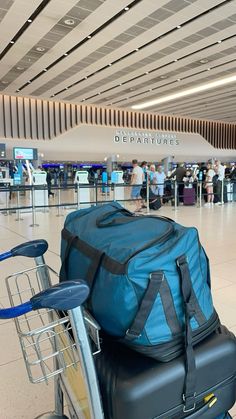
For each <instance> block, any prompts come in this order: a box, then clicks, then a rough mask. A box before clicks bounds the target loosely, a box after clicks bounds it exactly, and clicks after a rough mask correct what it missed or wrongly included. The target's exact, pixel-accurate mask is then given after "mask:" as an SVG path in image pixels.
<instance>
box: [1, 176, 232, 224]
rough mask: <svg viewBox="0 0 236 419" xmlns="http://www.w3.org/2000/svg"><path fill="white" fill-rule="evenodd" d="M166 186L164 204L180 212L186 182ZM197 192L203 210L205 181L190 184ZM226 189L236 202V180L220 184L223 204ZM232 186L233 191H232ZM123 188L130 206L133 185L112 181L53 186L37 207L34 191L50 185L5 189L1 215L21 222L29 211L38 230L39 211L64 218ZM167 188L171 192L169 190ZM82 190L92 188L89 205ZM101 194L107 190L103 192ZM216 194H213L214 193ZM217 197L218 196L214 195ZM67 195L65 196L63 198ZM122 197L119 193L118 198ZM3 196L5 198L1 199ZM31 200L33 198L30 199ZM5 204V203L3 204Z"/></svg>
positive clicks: (109, 199)
mask: <svg viewBox="0 0 236 419" xmlns="http://www.w3.org/2000/svg"><path fill="white" fill-rule="evenodd" d="M160 185H164V187H165V193H164V195H163V201H165V202H171V205H172V207H173V210H177V209H178V207H179V200H180V199H181V198H183V194H179V187H180V185H182V186H184V182H176V181H172V180H167V181H166V182H164V183H163V184H160ZM140 186H142V187H143V186H144V187H145V188H146V207H147V208H146V213H147V214H149V212H150V210H149V195H150V193H149V192H150V187H151V186H152V185H151V184H150V182H149V181H147V183H146V185H140ZM191 186H192V187H193V188H194V189H195V205H197V206H198V207H201V206H202V205H203V202H204V199H205V200H206V197H207V192H206V190H205V188H204V186H206V182H205V183H203V182H201V181H195V182H193V183H192V184H191ZM225 186H227V194H226V195H227V198H228V201H229V202H231V201H234V202H236V181H235V180H224V181H222V182H221V193H220V199H219V201H220V203H224V194H225ZM229 186H230V188H229ZM119 187H122V188H125V196H124V199H118V202H120V203H122V204H123V205H124V204H126V203H127V204H128V203H129V202H133V199H131V198H130V193H131V187H132V185H130V184H124V183H122V184H114V183H111V182H106V183H101V182H96V183H94V184H86V185H81V184H71V185H67V186H52V187H51V188H50V190H51V191H52V192H53V194H54V198H52V200H53V201H51V202H49V203H48V205H36V204H35V199H34V197H35V191H37V190H44V193H48V188H47V185H46V186H44V185H32V186H31V185H14V186H2V187H1V188H0V214H1V213H2V214H4V215H11V214H13V213H16V221H21V220H22V219H23V218H22V216H23V213H24V212H30V213H31V216H32V223H31V224H30V226H31V227H37V226H38V224H37V220H36V218H37V212H38V211H39V210H41V211H43V212H46V211H48V210H49V209H50V208H56V209H57V215H56V216H57V217H62V216H64V211H65V209H80V208H83V206H85V205H87V206H88V205H91V206H93V205H98V204H103V203H108V202H114V201H115V200H116V195H117V194H116V189H117V188H119ZM167 187H168V190H167ZM83 188H86V189H90V192H91V196H92V199H91V200H90V201H89V202H84V201H81V195H83V194H81V190H82V189H83ZM102 191H105V193H103V192H102ZM213 193H214V192H213ZM214 194H215V193H214ZM63 195H64V196H63ZM117 196H119V194H118V195H117ZM1 197H2V198H3V199H1ZM29 197H31V198H29ZM1 201H2V202H1Z"/></svg>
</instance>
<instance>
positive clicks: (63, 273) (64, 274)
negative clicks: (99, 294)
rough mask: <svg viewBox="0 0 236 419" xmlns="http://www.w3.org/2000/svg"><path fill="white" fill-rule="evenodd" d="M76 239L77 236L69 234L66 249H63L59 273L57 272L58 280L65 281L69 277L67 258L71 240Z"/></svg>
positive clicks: (71, 243)
mask: <svg viewBox="0 0 236 419" xmlns="http://www.w3.org/2000/svg"><path fill="white" fill-rule="evenodd" d="M76 239H77V236H73V235H72V234H71V236H70V237H69V238H68V240H67V245H66V250H65V254H64V258H63V261H62V265H61V269H60V273H59V278H60V281H67V280H68V279H69V278H68V259H69V254H70V249H71V247H72V245H73V242H74V241H75V240H76ZM78 279H79V278H78Z"/></svg>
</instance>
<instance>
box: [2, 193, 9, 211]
mask: <svg viewBox="0 0 236 419" xmlns="http://www.w3.org/2000/svg"><path fill="white" fill-rule="evenodd" d="M5 194H6V208H7V207H8V195H7V190H6V192H5ZM3 214H4V215H8V214H9V212H8V211H7V210H6V211H4V212H3Z"/></svg>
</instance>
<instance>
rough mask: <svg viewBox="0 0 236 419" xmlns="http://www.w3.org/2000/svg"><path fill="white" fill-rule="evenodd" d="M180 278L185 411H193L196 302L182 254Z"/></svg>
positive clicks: (180, 258) (185, 258) (179, 267)
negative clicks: (193, 329) (183, 315)
mask: <svg viewBox="0 0 236 419" xmlns="http://www.w3.org/2000/svg"><path fill="white" fill-rule="evenodd" d="M176 263H177V266H178V269H179V273H180V279H181V292H182V296H183V301H184V314H185V368H186V376H185V383H184V391H183V402H184V409H183V410H184V412H185V413H186V412H191V411H192V410H194V409H195V406H196V402H195V396H196V393H195V390H196V363H195V356H194V350H193V335H192V329H191V325H190V320H191V318H192V317H193V316H194V314H195V313H196V310H195V304H194V302H193V299H192V291H193V288H192V282H191V277H190V272H189V267H188V261H187V257H186V256H185V255H182V256H180V257H179V258H178V259H177V260H176Z"/></svg>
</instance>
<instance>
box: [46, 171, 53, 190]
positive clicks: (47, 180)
mask: <svg viewBox="0 0 236 419" xmlns="http://www.w3.org/2000/svg"><path fill="white" fill-rule="evenodd" d="M46 172H47V177H46V182H47V185H48V197H49V196H50V195H52V196H54V193H53V192H52V175H51V173H50V172H49V170H46Z"/></svg>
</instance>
